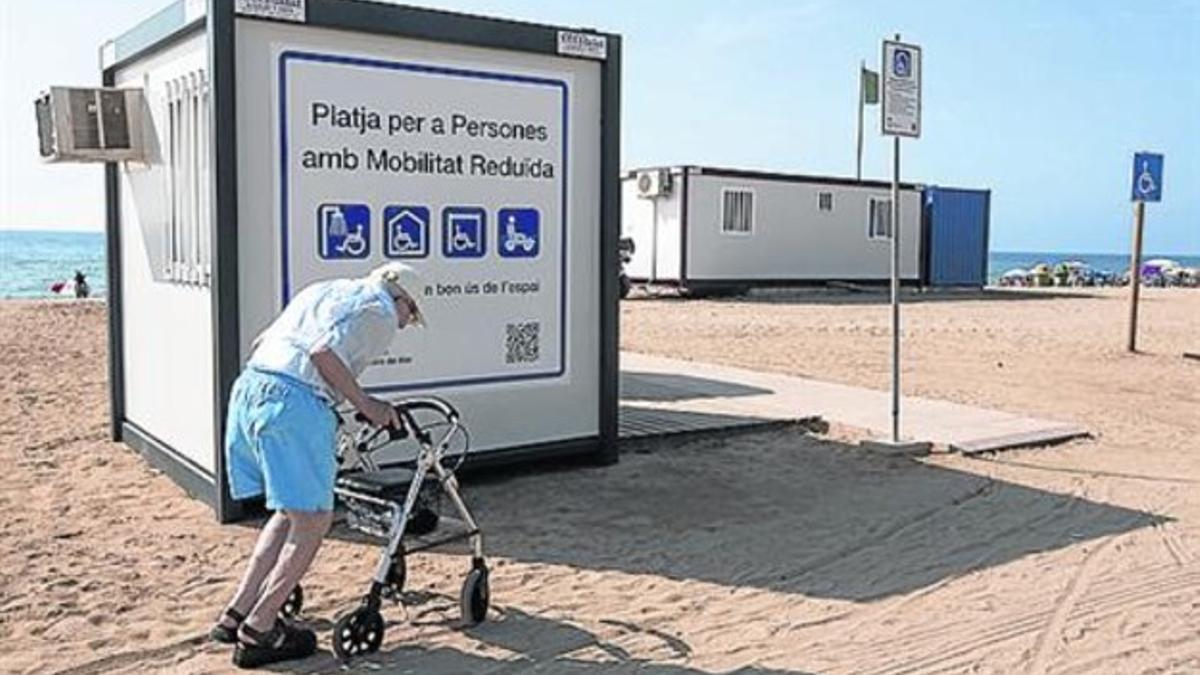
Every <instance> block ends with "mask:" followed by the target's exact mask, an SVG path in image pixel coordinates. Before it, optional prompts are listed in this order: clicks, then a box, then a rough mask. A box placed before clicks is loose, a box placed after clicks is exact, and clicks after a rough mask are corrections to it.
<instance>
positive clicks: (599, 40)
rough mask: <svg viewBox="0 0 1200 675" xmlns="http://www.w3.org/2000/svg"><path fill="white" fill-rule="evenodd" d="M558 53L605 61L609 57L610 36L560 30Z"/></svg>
mask: <svg viewBox="0 0 1200 675" xmlns="http://www.w3.org/2000/svg"><path fill="white" fill-rule="evenodd" d="M558 53H559V54H564V55H566V56H582V57H583V58H585V59H600V60H601V61H603V60H605V59H607V58H608V38H607V37H605V36H603V35H596V34H594V33H578V32H575V31H570V30H560V31H558Z"/></svg>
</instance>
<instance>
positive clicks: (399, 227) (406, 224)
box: [383, 206, 429, 258]
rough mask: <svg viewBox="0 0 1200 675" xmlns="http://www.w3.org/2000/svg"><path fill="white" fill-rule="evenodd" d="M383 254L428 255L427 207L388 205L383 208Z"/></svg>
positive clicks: (403, 256) (416, 256)
mask: <svg viewBox="0 0 1200 675" xmlns="http://www.w3.org/2000/svg"><path fill="white" fill-rule="evenodd" d="M383 233H384V240H383V255H384V256H386V257H388V258H424V257H426V256H428V255H429V207H427V206H389V207H387V208H385V209H384V210H383Z"/></svg>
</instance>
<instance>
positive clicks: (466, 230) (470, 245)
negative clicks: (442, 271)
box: [442, 206, 487, 258]
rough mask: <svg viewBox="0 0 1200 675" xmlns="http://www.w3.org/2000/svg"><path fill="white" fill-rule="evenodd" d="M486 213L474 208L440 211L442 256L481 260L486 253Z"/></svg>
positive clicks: (454, 208) (455, 208)
mask: <svg viewBox="0 0 1200 675" xmlns="http://www.w3.org/2000/svg"><path fill="white" fill-rule="evenodd" d="M486 235H487V211H484V210H483V209H481V208H478V207H474V206H447V207H446V208H444V209H442V255H444V256H445V257H447V258H482V257H483V254H484V253H486V252H487V242H486V241H485V237H486Z"/></svg>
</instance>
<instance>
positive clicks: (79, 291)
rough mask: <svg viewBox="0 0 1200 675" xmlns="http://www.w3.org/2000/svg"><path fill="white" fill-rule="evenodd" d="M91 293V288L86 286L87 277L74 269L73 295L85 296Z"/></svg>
mask: <svg viewBox="0 0 1200 675" xmlns="http://www.w3.org/2000/svg"><path fill="white" fill-rule="evenodd" d="M91 294H92V289H91V288H88V282H87V277H85V276H84V275H83V272H80V271H79V270H75V297H77V298H86V297H88V296H89V295H91Z"/></svg>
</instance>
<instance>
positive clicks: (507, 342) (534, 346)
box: [504, 321, 542, 363]
mask: <svg viewBox="0 0 1200 675" xmlns="http://www.w3.org/2000/svg"><path fill="white" fill-rule="evenodd" d="M541 328H542V324H540V323H538V322H537V321H526V322H525V323H510V324H508V325H506V326H505V327H504V338H505V339H504V346H505V355H504V362H505V363H533V362H534V361H537V360H538V356H539V353H538V346H539V345H540V344H541V333H540V331H541Z"/></svg>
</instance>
